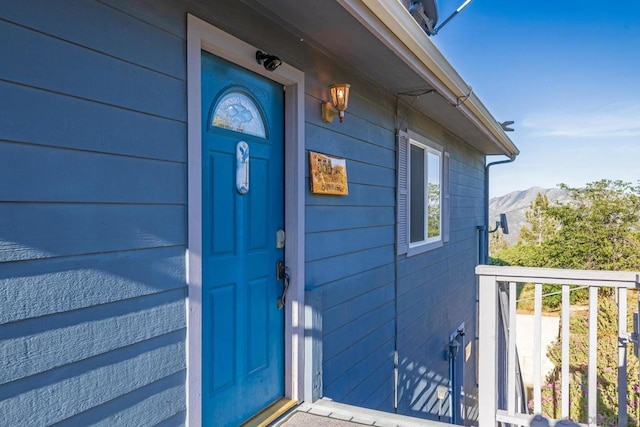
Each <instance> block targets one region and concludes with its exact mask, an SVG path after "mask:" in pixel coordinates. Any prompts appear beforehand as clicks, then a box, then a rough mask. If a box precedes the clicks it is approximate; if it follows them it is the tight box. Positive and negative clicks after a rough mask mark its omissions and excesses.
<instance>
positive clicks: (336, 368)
mask: <svg viewBox="0 0 640 427" xmlns="http://www.w3.org/2000/svg"><path fill="white" fill-rule="evenodd" d="M394 328H395V326H394V322H393V319H389V320H387V322H386V323H383V324H382V325H380V326H379V327H378V328H377V329H375V330H374V331H371V332H370V333H369V334H368V335H365V336H364V337H362V338H361V339H359V340H353V339H352V340H351V342H350V345H349V346H348V347H347V348H345V349H344V350H343V351H342V352H341V353H340V354H339V355H338V356H337V357H333V358H331V359H328V360H326V361H325V363H324V384H325V385H331V384H333V383H334V382H339V381H340V380H341V379H342V378H344V377H345V375H348V371H349V370H350V369H351V368H352V366H353V365H355V364H357V363H359V362H360V361H361V360H362V359H364V358H365V357H367V354H369V352H370V351H372V350H373V349H375V348H377V347H378V346H379V345H380V343H383V342H388V341H389V340H392V339H393V335H394V331H395V329H394Z"/></svg>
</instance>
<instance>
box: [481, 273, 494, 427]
mask: <svg viewBox="0 0 640 427" xmlns="http://www.w3.org/2000/svg"><path fill="white" fill-rule="evenodd" d="M478 286H479V288H480V289H479V292H478V298H479V304H478V305H479V312H478V317H479V319H478V323H479V324H478V371H479V372H478V386H479V387H478V407H479V408H478V424H479V426H480V427H489V426H495V425H496V411H497V409H498V408H497V396H498V393H497V391H498V388H497V382H498V370H497V360H498V355H497V349H498V341H497V335H498V285H497V283H496V277H495V276H482V275H481V276H480V279H479V284H478Z"/></svg>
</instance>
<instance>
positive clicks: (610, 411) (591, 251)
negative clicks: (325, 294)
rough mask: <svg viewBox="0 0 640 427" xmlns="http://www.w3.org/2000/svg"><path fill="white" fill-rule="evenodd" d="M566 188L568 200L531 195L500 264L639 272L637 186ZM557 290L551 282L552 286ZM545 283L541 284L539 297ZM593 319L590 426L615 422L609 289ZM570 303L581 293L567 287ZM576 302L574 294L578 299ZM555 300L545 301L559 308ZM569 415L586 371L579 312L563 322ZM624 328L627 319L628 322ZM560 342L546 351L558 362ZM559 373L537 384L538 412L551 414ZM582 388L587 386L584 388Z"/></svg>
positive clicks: (631, 377)
mask: <svg viewBox="0 0 640 427" xmlns="http://www.w3.org/2000/svg"><path fill="white" fill-rule="evenodd" d="M561 188H564V189H566V190H568V192H569V198H570V202H569V203H566V204H562V205H560V204H557V203H556V204H553V205H550V204H549V203H548V201H545V200H544V198H543V197H537V198H536V201H535V202H534V203H532V205H531V209H530V211H529V212H528V213H527V216H526V218H527V224H526V225H525V226H524V227H523V230H522V232H523V234H522V235H521V238H520V239H519V241H518V243H517V244H516V245H515V246H513V247H511V248H507V249H505V250H503V251H501V252H499V253H498V254H497V257H498V258H499V259H500V260H501V261H502V262H503V263H508V264H511V265H521V266H531V267H555V268H569V269H585V270H631V271H638V270H640V209H639V208H640V203H639V202H640V187H639V186H634V185H632V184H630V183H626V182H622V181H611V180H600V181H596V182H593V183H589V184H587V185H586V186H585V187H584V188H572V187H569V186H567V185H564V184H563V185H561ZM556 288H557V289H559V287H556ZM552 290H554V288H553V285H547V287H545V288H544V289H543V292H544V293H545V294H546V293H548V292H549V291H552ZM599 294H600V300H599V310H598V311H599V316H598V342H597V345H598V355H599V358H598V367H597V370H598V390H597V393H598V396H597V399H598V416H599V419H598V420H597V422H598V425H612V426H613V425H615V423H616V420H617V413H618V408H617V393H618V391H617V378H616V376H617V363H618V360H617V349H618V337H617V308H616V305H615V301H614V296H613V293H612V292H606V291H601V292H599ZM571 295H572V302H575V301H576V299H575V298H576V297H580V296H581V295H582V296H585V292H584V291H575V292H571ZM579 299H580V298H579ZM560 301H561V298H560V297H559V296H555V298H554V297H552V298H547V299H545V304H551V305H559V303H560ZM570 323H571V327H570V331H571V348H572V351H571V352H570V361H569V363H570V365H571V367H570V386H569V393H570V401H571V409H570V416H571V418H572V419H573V420H578V421H583V422H584V421H586V408H585V406H584V405H585V402H586V397H585V394H584V393H585V382H586V380H585V378H586V376H587V372H588V368H587V367H588V345H587V343H588V339H587V335H588V334H587V332H588V326H587V325H588V322H587V317H586V312H584V311H579V312H574V313H572V315H571V319H570ZM628 323H629V325H630V324H631V319H628ZM561 345H562V343H561V340H560V339H558V341H557V342H556V343H554V344H553V345H552V346H551V347H550V349H549V353H548V354H549V357H550V359H551V360H552V361H553V362H554V363H555V364H556V366H559V365H560V359H561V355H560V348H561ZM627 357H628V358H627V360H628V364H627V367H628V370H629V371H628V386H629V388H628V390H627V396H628V410H629V415H630V423H636V424H634V425H637V423H638V422H639V421H640V420H639V418H640V417H639V414H638V411H639V406H638V401H639V400H640V397H639V395H638V391H639V390H640V384H639V383H638V360H637V358H636V357H635V356H634V355H633V354H631V353H630V352H629V353H628V355H627ZM558 375H559V371H558V369H556V371H555V372H554V373H552V375H551V376H550V377H549V378H548V379H547V384H546V385H545V386H544V388H543V402H544V404H543V409H544V413H545V414H547V415H549V416H551V417H554V418H558V417H559V412H558V411H559V410H558V408H559V405H560V401H561V396H560V386H559V376H558ZM586 392H587V393H590V392H591V391H588V390H587V391H586Z"/></svg>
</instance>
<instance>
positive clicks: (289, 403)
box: [242, 397, 298, 427]
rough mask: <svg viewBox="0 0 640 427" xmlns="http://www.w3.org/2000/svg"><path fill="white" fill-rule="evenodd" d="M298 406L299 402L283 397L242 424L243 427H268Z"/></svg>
mask: <svg viewBox="0 0 640 427" xmlns="http://www.w3.org/2000/svg"><path fill="white" fill-rule="evenodd" d="M297 404H298V402H297V401H295V400H291V399H287V398H285V397H282V398H280V399H278V400H276V401H275V402H274V403H272V404H271V405H269V406H267V407H266V408H265V409H263V410H262V411H260V412H258V413H257V414H256V415H254V416H253V417H251V418H249V419H248V420H247V421H245V422H244V423H243V424H242V427H266V426H268V425H269V423H272V422H274V421H275V420H277V419H278V418H280V417H281V416H282V415H283V414H284V413H285V412H287V411H288V410H289V409H291V408H293V407H294V406H296V405H297Z"/></svg>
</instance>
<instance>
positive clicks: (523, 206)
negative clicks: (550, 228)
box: [489, 187, 569, 245]
mask: <svg viewBox="0 0 640 427" xmlns="http://www.w3.org/2000/svg"><path fill="white" fill-rule="evenodd" d="M538 193H542V194H543V195H545V196H547V198H548V199H549V203H550V204H551V203H554V202H556V201H558V202H560V203H566V202H567V201H569V196H568V192H567V191H566V190H562V189H560V188H542V187H533V188H529V189H528V190H523V191H513V192H511V193H508V194H505V195H504V196H502V197H494V198H493V199H491V200H489V224H491V225H492V226H493V225H494V224H495V222H496V221H498V220H499V219H500V214H501V213H504V214H507V221H508V222H509V234H508V235H506V236H505V238H506V240H507V242H509V244H510V245H512V244H514V243H516V241H517V240H518V235H519V234H520V229H521V228H522V226H523V225H524V224H525V222H526V220H525V216H524V214H525V212H526V211H527V210H528V209H529V206H531V203H532V202H533V201H535V199H536V196H537V195H538Z"/></svg>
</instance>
